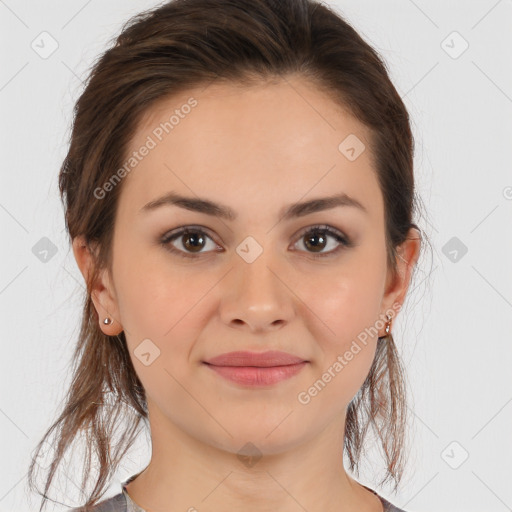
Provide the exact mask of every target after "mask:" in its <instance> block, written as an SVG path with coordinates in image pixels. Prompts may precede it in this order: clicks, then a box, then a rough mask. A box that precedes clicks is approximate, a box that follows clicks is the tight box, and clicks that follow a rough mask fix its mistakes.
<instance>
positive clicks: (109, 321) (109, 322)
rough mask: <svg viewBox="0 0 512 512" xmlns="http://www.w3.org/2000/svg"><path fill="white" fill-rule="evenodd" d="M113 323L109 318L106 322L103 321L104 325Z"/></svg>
mask: <svg viewBox="0 0 512 512" xmlns="http://www.w3.org/2000/svg"><path fill="white" fill-rule="evenodd" d="M112 322H113V320H112V319H111V318H109V317H108V316H107V317H106V318H105V320H103V323H104V324H105V325H110V324H111V323H112Z"/></svg>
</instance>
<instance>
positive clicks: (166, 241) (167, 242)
mask: <svg viewBox="0 0 512 512" xmlns="http://www.w3.org/2000/svg"><path fill="white" fill-rule="evenodd" d="M314 232H320V233H325V234H327V235H329V236H332V237H333V238H334V239H335V240H336V241H337V242H339V243H340V245H339V246H338V247H337V248H336V249H333V250H331V251H329V252H326V253H318V254H315V253H311V252H308V251H306V252H308V254H309V255H310V256H311V257H313V258H326V257H331V256H335V255H336V254H337V253H338V252H339V251H341V250H343V249H344V248H347V249H348V248H350V247H353V246H354V244H353V243H352V241H351V240H350V239H349V238H348V237H346V236H344V235H343V234H342V233H341V232H340V231H338V230H337V229H334V228H332V227H331V226H327V225H315V226H310V227H308V228H307V229H306V230H304V231H302V233H301V234H300V235H299V237H298V240H297V242H298V241H299V240H301V239H302V238H303V237H304V236H305V235H307V234H309V233H314ZM189 233H192V234H197V233H200V234H202V235H206V236H207V237H208V238H210V239H211V240H212V241H214V240H213V239H212V237H210V236H209V235H208V233H206V231H204V229H203V228H202V227H200V226H187V227H184V228H178V231H176V230H174V231H171V232H167V233H166V234H164V235H163V236H162V237H161V239H160V243H161V245H162V246H163V247H164V248H165V249H167V250H168V251H170V252H172V253H174V254H176V255H178V256H180V257H183V258H193V259H197V258H198V257H200V256H201V255H202V254H204V253H196V254H190V253H187V252H185V251H182V250H180V249H176V248H175V247H173V246H172V245H171V242H172V241H174V240H175V239H178V238H179V237H180V236H183V235H186V234H189ZM214 242H215V241H214Z"/></svg>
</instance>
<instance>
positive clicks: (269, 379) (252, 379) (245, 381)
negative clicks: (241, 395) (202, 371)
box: [207, 361, 307, 386]
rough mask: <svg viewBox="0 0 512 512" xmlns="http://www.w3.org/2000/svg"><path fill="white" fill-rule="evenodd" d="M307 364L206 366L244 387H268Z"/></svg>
mask: <svg viewBox="0 0 512 512" xmlns="http://www.w3.org/2000/svg"><path fill="white" fill-rule="evenodd" d="M306 364H307V362H306V361H303V362H302V363H297V364H290V365H286V366H270V367H268V368H263V367H260V366H214V365H212V364H207V366H208V367H210V368H211V369H212V370H213V371H215V372H216V373H218V374H219V375H220V376H221V377H224V378H225V379H227V380H230V381H232V382H236V383H237V384H242V385H246V386H268V385H271V384H275V383H277V382H281V381H282V380H285V379H289V378H290V377H293V376H294V375H296V374H297V373H299V372H300V371H301V370H302V368H304V366H306Z"/></svg>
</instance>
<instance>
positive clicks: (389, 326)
mask: <svg viewBox="0 0 512 512" xmlns="http://www.w3.org/2000/svg"><path fill="white" fill-rule="evenodd" d="M386 318H387V319H388V321H387V323H386V329H385V332H386V335H388V334H389V333H390V332H391V316H390V315H389V314H387V315H386Z"/></svg>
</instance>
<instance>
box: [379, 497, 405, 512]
mask: <svg viewBox="0 0 512 512" xmlns="http://www.w3.org/2000/svg"><path fill="white" fill-rule="evenodd" d="M379 498H380V500H381V501H382V505H383V507H384V512H406V511H405V510H403V509H401V508H398V507H395V506H394V505H393V504H392V503H390V502H389V501H388V500H386V499H385V498H383V497H382V496H379Z"/></svg>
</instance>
